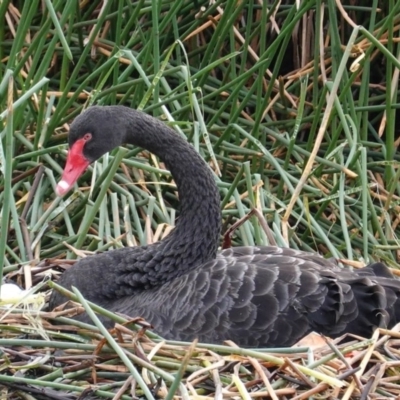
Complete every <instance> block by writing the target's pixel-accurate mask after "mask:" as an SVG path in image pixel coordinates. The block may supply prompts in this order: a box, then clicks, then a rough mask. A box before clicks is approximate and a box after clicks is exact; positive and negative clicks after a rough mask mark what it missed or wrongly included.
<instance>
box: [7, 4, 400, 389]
mask: <svg viewBox="0 0 400 400" xmlns="http://www.w3.org/2000/svg"><path fill="white" fill-rule="evenodd" d="M293 3H294V2H288V1H281V2H280V1H268V2H267V1H262V2H258V1H251V0H246V1H242V2H233V1H226V0H225V1H223V0H216V1H215V2H212V3H209V2H208V1H197V2H192V1H187V0H174V1H167V0H161V1H149V0H138V1H120V2H113V1H107V2H103V1H99V0H93V1H91V2H87V1H81V2H75V1H70V2H67V3H65V2H63V1H60V0H59V1H50V0H46V1H44V2H40V1H38V0H32V1H29V2H27V1H10V0H3V2H1V3H0V18H1V19H0V20H1V21H2V22H3V23H1V24H0V44H1V45H0V59H1V61H2V64H1V68H0V131H1V138H2V140H1V141H0V171H1V174H0V212H1V214H0V215H1V235H0V272H1V271H3V272H4V274H11V275H10V276H12V277H14V279H16V280H17V281H18V282H19V283H21V284H23V285H27V286H28V287H29V286H30V285H35V284H37V283H38V282H41V281H42V280H43V279H44V276H45V275H46V274H48V273H49V272H48V271H47V272H46V271H45V270H40V271H41V272H40V273H36V272H37V271H36V270H35V268H38V266H39V265H42V264H41V262H43V260H46V259H48V260H50V261H49V265H66V264H65V263H66V261H65V260H72V259H75V258H77V257H78V256H80V255H81V254H82V252H93V251H103V250H106V249H112V248H119V247H121V246H127V245H143V244H146V243H149V242H151V241H154V240H159V239H161V238H162V237H164V236H165V235H166V234H167V233H168V232H169V230H170V227H172V226H174V224H175V220H176V218H177V217H178V213H176V209H177V206H178V199H177V197H176V192H175V186H174V183H173V182H172V181H171V177H170V174H169V172H168V171H166V170H165V169H164V168H163V166H162V165H160V164H159V162H158V161H157V160H156V159H155V158H154V157H151V156H150V155H149V154H148V153H145V152H143V151H142V150H141V149H135V148H129V147H128V148H126V149H120V150H116V151H114V152H113V153H112V154H110V155H108V156H105V157H104V158H103V159H102V160H101V161H99V162H97V163H96V164H95V165H94V166H93V167H92V168H91V170H90V171H89V172H88V173H86V174H85V175H84V177H83V178H82V179H81V180H80V181H79V186H80V188H79V190H76V191H75V192H74V193H71V194H69V195H68V196H67V197H65V198H64V199H59V198H57V197H56V196H55V194H54V188H55V185H56V182H57V180H58V179H59V177H60V173H61V171H62V168H63V165H64V161H65V156H66V151H67V146H66V139H67V133H68V124H69V123H70V122H71V120H72V119H73V118H74V117H75V116H77V115H78V114H79V113H80V112H81V111H82V110H83V109H84V108H85V107H87V106H89V105H91V104H101V105H106V104H125V105H128V106H131V107H134V108H140V109H143V110H144V111H145V112H148V113H150V114H152V115H154V116H156V117H159V118H161V119H162V120H164V121H165V122H166V123H168V124H170V125H171V126H173V127H174V129H175V130H176V131H177V132H178V133H179V134H181V135H183V136H185V137H187V138H188V140H189V141H190V142H191V143H192V144H193V145H194V146H195V148H196V149H197V150H198V151H199V153H200V154H201V155H202V156H203V157H204V159H206V160H207V161H208V162H209V163H210V165H211V166H212V168H213V170H214V171H215V176H216V180H217V183H218V187H219V188H220V192H221V199H222V213H223V218H224V232H226V231H227V230H228V229H229V227H230V226H231V225H233V224H234V223H235V222H237V221H238V220H239V219H241V218H244V217H245V216H246V215H248V213H249V212H250V211H251V210H252V209H253V208H256V209H257V210H258V211H259V212H260V213H261V214H262V215H263V216H264V217H265V218H266V220H267V222H268V225H269V227H270V230H271V231H272V235H273V240H274V241H275V242H276V243H277V244H278V245H280V246H289V247H292V248H298V249H302V250H310V251H317V252H319V253H321V254H323V255H325V256H326V257H331V256H333V257H336V258H339V259H341V260H343V262H344V263H347V264H350V265H354V266H360V265H364V264H365V263H368V262H370V261H373V260H382V261H384V262H385V263H386V264H388V265H389V266H390V267H392V268H397V267H398V262H399V256H400V246H399V240H398V238H399V233H400V227H399V217H398V215H399V205H400V202H399V200H400V197H399V196H400V186H399V179H398V178H399V174H400V172H399V168H398V160H399V156H398V155H397V154H396V151H395V150H396V147H397V145H398V135H397V130H398V128H397V126H398V124H397V120H396V117H397V114H398V111H397V110H398V109H399V108H400V103H399V101H398V97H399V88H398V81H399V79H398V78H399V75H398V74H399V68H400V61H399V57H398V56H399V54H400V53H399V31H400V30H399V27H400V20H399V17H398V15H399V9H400V2H396V1H394V0H388V1H387V2H383V1H378V0H371V1H365V0H359V1H357V2H350V1H343V2H342V3H340V1H339V0H338V1H336V2H325V3H323V2H322V1H320V0H309V1H302V0H300V1H297V2H296V6H294V5H293ZM340 6H341V7H342V8H340ZM114 173H115V175H114ZM232 241H233V245H240V244H244V245H255V244H267V243H269V242H270V239H269V238H268V236H267V234H266V233H265V231H264V230H263V229H262V228H261V227H260V223H259V219H258V218H257V217H256V216H252V217H250V218H249V219H248V220H247V221H246V222H245V223H244V224H243V225H241V226H240V227H239V228H238V229H237V230H236V231H235V232H234V235H233V238H232ZM221 243H222V238H221ZM54 260H59V261H57V262H56V263H55V262H54ZM57 263H58V264H57ZM63 263H64V264H63ZM39 269H40V268H39ZM50 272H51V273H52V274H53V276H56V275H57V274H58V272H57V269H56V268H52V269H51V270H50ZM242 389H243V388H242ZM242 389H241V390H242ZM182 390H183V389H182ZM165 396H167V395H165Z"/></svg>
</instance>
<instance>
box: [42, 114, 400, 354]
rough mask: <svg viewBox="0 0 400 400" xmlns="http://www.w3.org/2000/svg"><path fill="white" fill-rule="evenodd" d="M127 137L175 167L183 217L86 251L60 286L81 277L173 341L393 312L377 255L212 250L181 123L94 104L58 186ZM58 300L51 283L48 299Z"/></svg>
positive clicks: (96, 297)
mask: <svg viewBox="0 0 400 400" xmlns="http://www.w3.org/2000/svg"><path fill="white" fill-rule="evenodd" d="M124 143H131V144H133V145H136V146H140V147H142V148H144V149H147V150H149V151H150V152H152V153H154V154H155V155H157V156H158V157H160V159H161V160H163V161H164V162H165V164H166V166H167V167H168V168H169V169H170V171H171V174H172V176H173V178H174V180H175V182H176V185H177V187H178V191H179V198H180V217H179V219H178V223H177V225H176V227H175V229H174V230H173V231H172V232H171V233H170V235H168V236H167V237H166V238H165V239H164V240H162V241H160V242H158V243H155V244H152V245H149V246H142V247H128V248H124V249H119V250H112V251H108V252H105V253H102V254H97V255H94V256H91V257H87V258H85V259H81V260H80V261H79V262H77V263H76V264H75V265H74V266H73V267H72V268H70V269H69V270H67V271H66V272H65V273H64V274H63V275H62V276H61V278H60V280H59V283H60V284H61V285H63V286H64V287H67V288H70V287H71V286H75V287H77V288H78V289H79V290H80V291H81V293H82V294H83V295H84V296H85V297H86V298H87V299H88V300H91V301H93V302H94V303H97V304H99V305H101V306H103V307H105V308H107V309H109V310H111V311H115V312H121V313H124V314H127V315H130V316H132V317H136V316H142V317H144V318H145V319H146V320H147V321H149V322H151V323H152V324H153V326H154V327H155V331H156V332H158V333H159V334H160V335H161V336H163V337H164V338H166V339H175V340H185V341H188V340H192V339H194V338H198V339H199V340H200V341H203V342H208V343H221V342H222V341H224V340H226V339H231V340H233V341H235V342H236V343H237V344H239V345H241V346H249V347H261V346H269V347H271V346H288V345H292V344H293V343H295V342H296V341H297V340H299V339H300V338H302V337H303V336H304V335H305V334H307V333H308V332H310V331H312V330H314V331H317V332H319V333H322V334H325V335H328V336H331V337H337V336H339V335H342V334H343V333H346V332H350V333H354V334H358V335H362V336H370V335H371V333H372V331H373V329H374V328H375V327H391V326H393V325H394V324H395V323H396V322H397V321H400V302H399V297H400V280H397V279H396V278H394V277H393V275H392V274H391V272H390V270H389V269H388V268H387V267H386V266H384V265H383V264H381V263H376V264H372V265H370V266H368V267H365V268H363V269H360V270H356V271H351V270H347V269H342V268H340V267H338V266H337V265H336V264H335V262H334V261H332V260H326V259H324V258H322V257H321V256H319V255H317V254H312V253H308V252H303V251H297V250H291V249H287V248H278V247H273V246H256V247H236V248H231V249H228V250H223V251H221V252H218V243H219V235H220V227H221V212H220V207H219V204H220V197H219V193H218V190H217V186H216V184H215V182H214V178H213V175H212V172H211V170H210V169H209V167H208V166H207V165H206V163H205V162H204V161H203V159H202V158H201V157H200V156H199V155H198V153H197V152H196V151H195V150H194V148H193V147H192V146H190V145H189V144H188V143H187V142H186V141H185V140H184V139H182V138H181V137H180V136H179V135H178V134H177V133H175V132H174V131H173V130H172V129H170V128H169V127H167V126H166V125H165V124H163V123H162V122H160V121H158V120H157V119H155V118H153V117H150V116H148V115H146V114H144V113H142V112H139V111H136V110H133V109H130V108H127V107H122V106H107V107H99V106H94V107H90V108H88V109H87V110H86V111H85V112H84V113H82V114H81V115H80V116H79V117H77V118H76V119H75V120H74V122H73V123H72V124H71V129H70V133H69V146H70V151H69V153H68V158H67V163H66V166H65V169H64V173H63V176H62V179H61V181H60V182H59V184H58V185H57V194H58V195H60V196H61V195H63V194H65V193H66V192H67V191H68V190H69V189H70V188H71V187H72V186H73V184H74V183H75V182H76V180H77V179H78V178H79V176H80V175H81V174H82V173H83V171H84V170H85V169H86V168H87V167H88V165H89V164H90V163H92V162H93V161H95V160H97V159H98V158H99V157H101V156H102V155H103V154H105V153H106V152H108V151H110V150H112V149H113V148H115V147H116V146H119V145H121V144H124ZM65 301H66V299H65V298H64V297H62V296H61V295H60V293H58V292H57V291H53V293H52V296H51V299H50V303H49V306H50V308H51V309H52V308H54V307H55V306H57V305H60V304H61V303H63V302H65ZM78 318H80V319H81V320H85V321H87V320H88V317H87V316H86V315H81V316H80V317H78Z"/></svg>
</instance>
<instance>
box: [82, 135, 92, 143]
mask: <svg viewBox="0 0 400 400" xmlns="http://www.w3.org/2000/svg"><path fill="white" fill-rule="evenodd" d="M91 139H92V134H91V133H85V135H84V136H83V140H84V141H85V142H88V141H89V140H91Z"/></svg>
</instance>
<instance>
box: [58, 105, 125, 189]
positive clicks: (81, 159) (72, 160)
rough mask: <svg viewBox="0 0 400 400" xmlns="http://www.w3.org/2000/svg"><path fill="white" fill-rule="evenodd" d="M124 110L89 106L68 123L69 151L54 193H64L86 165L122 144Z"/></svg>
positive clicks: (84, 169)
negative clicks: (69, 124) (69, 125)
mask: <svg viewBox="0 0 400 400" xmlns="http://www.w3.org/2000/svg"><path fill="white" fill-rule="evenodd" d="M123 109H124V107H97V106H94V107H90V108H88V109H87V110H86V111H85V112H83V113H82V114H81V115H79V116H78V117H77V118H75V120H74V121H73V122H72V124H71V127H70V132H69V137H68V142H69V151H68V156H67V161H66V164H65V168H64V171H63V174H62V177H61V180H60V181H59V182H58V184H57V187H56V194H57V195H58V196H63V195H64V194H66V193H67V192H68V191H69V190H70V189H71V188H72V187H73V185H74V184H75V182H76V181H77V180H78V179H79V177H80V176H81V175H82V174H83V173H84V172H85V171H86V169H87V168H88V166H89V165H90V164H91V163H92V162H94V161H96V160H97V159H99V158H100V157H101V156H102V155H104V154H106V153H108V152H109V151H111V150H112V149H114V148H115V147H117V146H119V145H121V144H122V143H123V140H122V139H123V137H124V136H125V124H124V120H125V119H124V116H123V113H124V112H123Z"/></svg>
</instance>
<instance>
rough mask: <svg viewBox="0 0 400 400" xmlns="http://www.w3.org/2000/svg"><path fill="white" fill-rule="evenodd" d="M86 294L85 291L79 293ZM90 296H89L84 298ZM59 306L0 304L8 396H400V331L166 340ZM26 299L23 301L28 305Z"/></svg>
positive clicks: (137, 326)
mask: <svg viewBox="0 0 400 400" xmlns="http://www.w3.org/2000/svg"><path fill="white" fill-rule="evenodd" d="M77 297H79V293H78V296H77ZM81 300H82V299H81ZM81 303H82V304H78V303H75V304H74V307H72V308H69V309H66V310H61V311H57V312H51V313H50V312H44V311H40V310H38V307H37V304H35V303H33V305H32V304H28V303H27V302H26V301H25V303H24V304H23V307H21V308H15V306H14V308H5V309H2V310H1V314H0V315H1V325H0V329H1V339H0V346H1V352H2V355H1V364H0V367H1V371H2V372H1V374H0V387H1V389H2V392H1V393H2V395H1V396H2V397H1V398H7V399H63V400H74V399H105V398H110V399H115V400H116V399H127V400H128V399H137V398H147V399H152V398H153V399H172V398H176V399H178V398H179V399H252V398H272V399H292V400H300V399H308V398H311V397H313V398H319V399H322V398H330V399H334V398H341V399H388V398H392V399H393V398H398V396H400V384H399V383H400V382H399V381H400V377H399V368H400V359H399V355H400V348H399V347H400V333H399V328H400V327H399V325H398V326H396V327H394V328H393V329H392V330H384V329H377V330H376V331H375V333H374V334H373V337H372V338H370V339H365V338H360V337H355V336H350V335H348V336H346V337H341V338H338V339H336V340H329V339H327V338H323V337H320V336H319V335H316V334H311V335H309V336H307V337H306V338H304V339H303V340H302V341H301V342H300V343H298V344H297V345H296V346H293V347H292V348H280V349H243V348H239V347H238V346H236V345H235V344H234V343H232V342H225V343H224V345H214V344H204V343H197V342H196V341H195V342H193V343H184V342H173V341H165V340H163V339H162V338H160V337H159V336H157V335H156V334H154V333H153V332H152V331H151V326H150V325H149V324H148V323H146V322H145V321H143V320H142V319H140V318H137V319H134V320H130V321H126V320H125V319H124V318H122V317H118V318H119V320H120V321H121V322H122V321H126V322H124V323H119V322H117V323H115V326H114V327H113V328H112V329H109V330H107V329H106V328H105V327H104V326H103V325H102V324H101V323H100V321H99V320H98V318H96V317H95V316H94V317H93V322H94V324H93V325H88V324H85V323H82V322H79V321H76V320H74V319H71V317H72V316H74V315H76V314H77V313H80V312H82V311H86V312H89V313H91V314H92V315H94V313H93V311H91V310H90V307H89V305H88V303H87V302H86V301H85V300H84V299H83V301H81ZM20 306H21V305H19V306H18V307H20Z"/></svg>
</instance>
